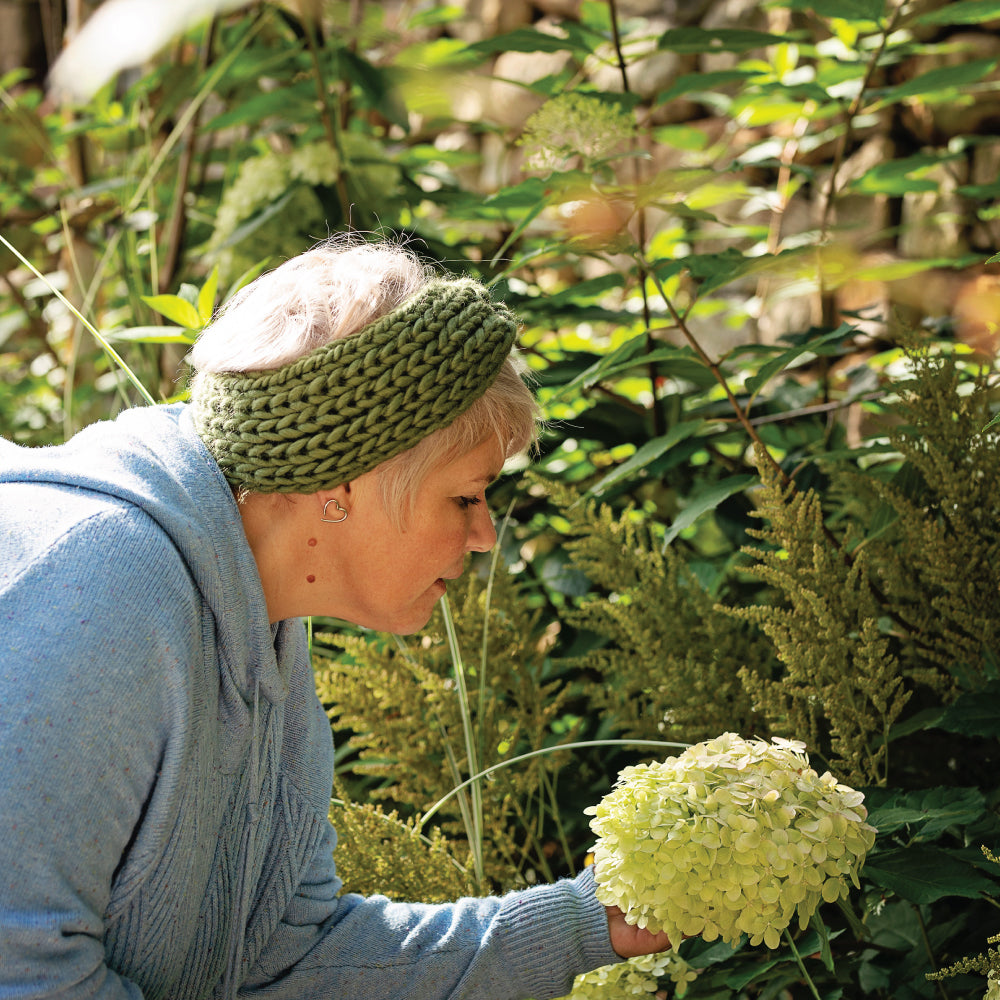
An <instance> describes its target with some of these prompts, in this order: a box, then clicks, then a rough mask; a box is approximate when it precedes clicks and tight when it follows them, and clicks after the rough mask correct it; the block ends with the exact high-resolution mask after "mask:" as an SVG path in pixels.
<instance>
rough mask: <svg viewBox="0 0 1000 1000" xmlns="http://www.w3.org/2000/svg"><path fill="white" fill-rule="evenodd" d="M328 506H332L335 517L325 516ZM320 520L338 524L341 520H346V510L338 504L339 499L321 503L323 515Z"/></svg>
mask: <svg viewBox="0 0 1000 1000" xmlns="http://www.w3.org/2000/svg"><path fill="white" fill-rule="evenodd" d="M330 507H333V509H334V511H335V512H336V513H337V514H338V516H337V517H327V514H328V513H329V510H330ZM320 520H321V521H326V523H327V524H340V522H341V521H346V520H347V511H346V510H344V508H343V507H341V506H340V501H339V500H327V502H326V503H325V504H323V515H322V517H320Z"/></svg>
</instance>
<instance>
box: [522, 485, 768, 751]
mask: <svg viewBox="0 0 1000 1000" xmlns="http://www.w3.org/2000/svg"><path fill="white" fill-rule="evenodd" d="M533 479H534V481H535V482H536V483H539V484H540V485H541V486H542V488H544V489H545V490H546V491H547V492H548V493H549V494H550V495H551V497H552V500H553V502H554V504H555V505H556V506H557V508H558V509H559V512H560V515H561V517H563V518H565V521H566V524H567V528H566V529H565V531H566V541H565V542H564V549H565V551H566V552H567V553H568V554H569V556H570V559H571V561H572V565H573V567H574V568H575V569H577V570H579V571H580V572H581V573H583V575H584V576H585V577H586V578H587V580H588V581H589V582H590V584H591V585H592V588H593V589H592V591H591V592H590V593H589V594H588V595H587V596H586V597H584V598H583V599H582V600H581V601H580V602H579V604H578V606H577V607H575V608H572V609H568V610H567V611H566V613H565V616H564V618H565V621H566V622H567V623H568V624H570V625H572V626H574V627H575V628H577V629H580V630H585V631H586V632H590V633H593V634H594V635H595V636H599V637H600V641H599V642H598V644H597V645H595V646H594V648H593V649H591V650H589V651H588V652H587V653H586V654H584V656H582V657H581V658H580V659H579V660H578V661H577V662H578V664H579V665H580V666H581V667H582V668H583V669H584V671H585V676H588V677H592V676H594V675H595V674H596V675H598V676H597V679H596V680H594V681H585V685H586V687H585V691H586V694H587V697H588V698H589V700H590V703H591V704H592V705H593V706H594V708H595V709H597V710H598V711H600V713H601V715H602V718H604V719H606V720H608V721H609V722H610V723H611V724H613V725H614V727H615V729H616V730H617V731H618V732H619V733H620V734H621V735H623V736H626V737H630V738H634V739H668V740H679V741H682V742H684V743H695V742H697V741H698V740H703V739H707V738H709V737H711V736H713V735H714V734H716V733H718V732H720V731H721V730H723V729H727V728H733V729H740V728H744V727H749V726H750V725H751V724H752V725H754V726H755V728H756V729H757V731H758V732H759V731H760V729H761V726H762V724H763V723H762V721H761V719H760V717H759V713H756V712H755V710H754V701H753V698H752V697H751V694H749V693H748V689H747V688H746V686H745V684H744V683H743V682H742V681H741V679H740V671H741V669H745V670H746V671H747V672H748V673H750V674H753V675H754V676H755V677H758V678H760V679H761V682H763V681H764V680H766V679H769V678H770V677H771V675H772V674H773V673H776V672H777V669H778V663H777V660H776V657H775V655H774V652H773V649H772V647H771V643H770V642H769V641H768V639H767V637H766V636H765V635H764V633H763V632H761V631H759V630H758V629H757V628H756V627H755V626H754V625H752V624H748V623H747V622H745V621H743V620H740V619H737V618H735V617H734V616H733V615H732V614H729V613H726V612H725V611H724V610H720V609H719V608H718V607H717V603H718V598H717V596H714V595H712V594H710V593H709V592H708V591H707V590H706V589H705V588H704V587H703V586H702V585H701V583H700V582H699V581H698V579H697V577H696V576H695V574H694V572H692V570H691V569H690V567H689V566H688V565H687V564H686V563H685V562H684V559H683V557H682V556H681V555H680V553H679V552H678V550H677V549H676V548H675V547H669V548H666V549H664V548H663V545H662V537H660V538H657V537H656V534H655V531H656V529H655V527H654V525H653V523H652V520H651V519H650V518H647V517H645V516H644V515H643V514H642V513H641V512H639V511H636V510H634V509H632V508H626V509H625V510H624V511H618V512H616V511H614V510H613V509H612V508H611V507H610V506H609V505H607V504H599V503H596V502H595V501H592V500H587V499H584V498H581V497H580V496H579V494H578V493H577V492H576V491H575V490H573V489H572V488H569V487H566V486H565V485H563V484H561V483H557V482H549V481H545V480H541V479H540V478H539V477H533Z"/></svg>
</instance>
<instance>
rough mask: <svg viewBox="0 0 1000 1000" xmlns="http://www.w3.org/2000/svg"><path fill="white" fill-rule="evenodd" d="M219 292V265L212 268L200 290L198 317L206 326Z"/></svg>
mask: <svg viewBox="0 0 1000 1000" xmlns="http://www.w3.org/2000/svg"><path fill="white" fill-rule="evenodd" d="M218 293H219V265H218V264H216V265H215V267H213V268H212V273H211V274H210V275H209V276H208V277H207V278H206V279H205V284H204V285H202V286H201V291H199V292H198V317H199V319H200V320H201V325H202V326H204V325H205V324H206V323H207V322H208V321H209V320H210V319H211V318H212V313H213V312H214V311H215V297H216V295H218Z"/></svg>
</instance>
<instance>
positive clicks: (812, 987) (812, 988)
mask: <svg viewBox="0 0 1000 1000" xmlns="http://www.w3.org/2000/svg"><path fill="white" fill-rule="evenodd" d="M785 940H786V941H787V942H788V947H789V948H791V949H792V954H793V955H794V956H795V961H796V962H798V963H799V971H800V972H801V973H802V975H803V977H804V978H805V981H806V983H807V984H808V986H809V990H810V992H811V993H812V995H813V996H814V997H815V998H816V1000H823V998H822V997H821V996H820V995H819V990H817V989H816V984H815V983H814V982H813V981H812V976H810V975H809V973H808V972H806V965H805V962H803V961H802V956H801V955H800V954H799V949H798V948H796V947H795V942H794V941H793V940H792V935H791V934H789V933H788V928H787V927H786V928H785Z"/></svg>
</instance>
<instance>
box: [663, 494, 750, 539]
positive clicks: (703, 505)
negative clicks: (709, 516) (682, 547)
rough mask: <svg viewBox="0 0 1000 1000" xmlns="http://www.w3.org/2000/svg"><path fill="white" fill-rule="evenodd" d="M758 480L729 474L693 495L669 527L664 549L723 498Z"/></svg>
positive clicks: (725, 498)
mask: <svg viewBox="0 0 1000 1000" xmlns="http://www.w3.org/2000/svg"><path fill="white" fill-rule="evenodd" d="M757 481H758V480H757V477H756V476H729V477H727V478H726V479H722V480H720V481H719V482H717V483H713V484H712V485H711V486H710V487H709V488H708V489H707V490H704V491H703V492H701V493H698V494H696V495H695V496H693V497H692V498H691V500H690V501H689V503H688V505H687V506H686V507H685V508H684V510H682V511H681V513H680V515H679V516H678V517H677V519H676V520H675V521H674V523H673V524H671V525H670V527H669V528H667V533H666V535H665V536H664V539H663V549H664V551H666V549H667V546H668V545H670V543H671V542H672V541H673V540H674V539H675V538H676V537H677V536H678V535H679V534H680V533H681V532H682V531H683V530H684V529H685V528H686V527H688V525H690V524H694V522H695V521H697V520H698V518H699V517H701V515H702V514H706V513H707V512H708V511H710V510H715V508H716V507H718V506H719V504H720V503H722V501H723V500H727V499H728V498H729V497H731V496H733V494H735V493H741V492H742V491H743V490H745V489H746V488H747V487H748V486H751V485H753V484H754V483H756V482H757Z"/></svg>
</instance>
